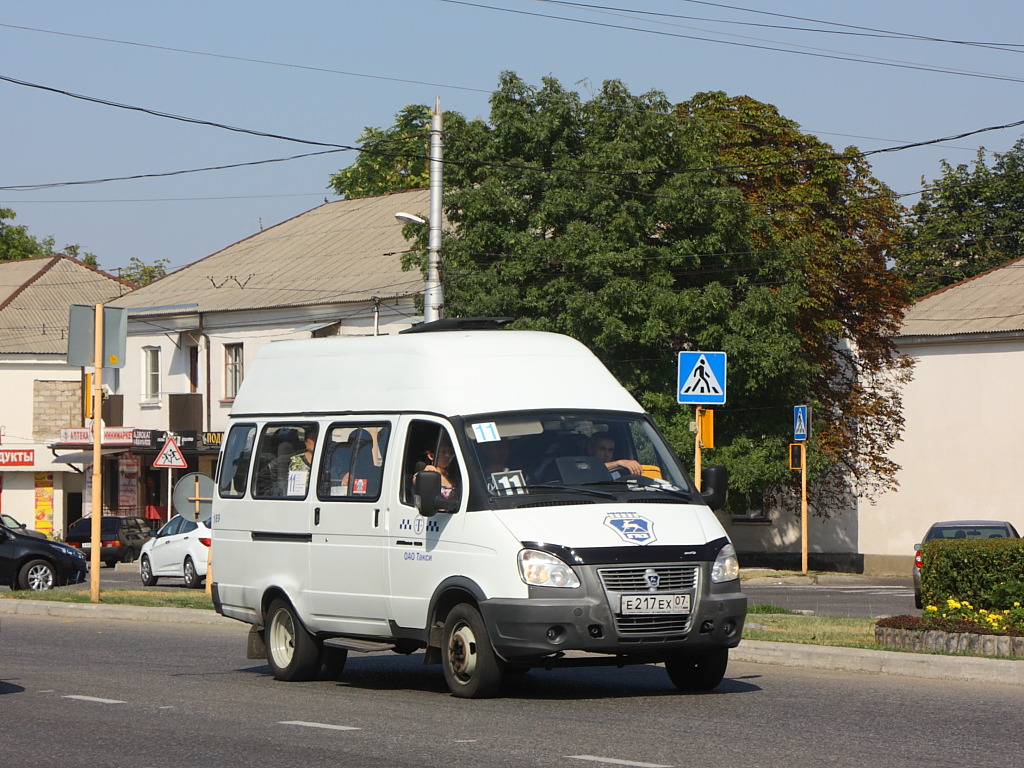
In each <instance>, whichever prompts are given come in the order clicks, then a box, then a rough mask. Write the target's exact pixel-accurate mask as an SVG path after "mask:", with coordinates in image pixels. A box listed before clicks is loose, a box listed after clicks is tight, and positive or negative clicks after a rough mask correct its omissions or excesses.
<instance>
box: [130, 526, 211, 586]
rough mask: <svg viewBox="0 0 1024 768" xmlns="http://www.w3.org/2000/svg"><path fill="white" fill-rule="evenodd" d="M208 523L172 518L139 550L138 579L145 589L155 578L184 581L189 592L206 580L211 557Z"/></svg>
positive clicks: (154, 581)
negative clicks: (140, 552)
mask: <svg viewBox="0 0 1024 768" xmlns="http://www.w3.org/2000/svg"><path fill="white" fill-rule="evenodd" d="M211 536H212V532H211V531H210V521H209V520H200V521H199V522H196V521H194V520H187V519H185V518H184V517H180V516H178V515H175V516H174V517H172V518H171V519H170V520H169V521H167V523H166V524H165V525H164V527H163V528H161V529H160V530H159V531H157V532H156V533H155V534H154V535H153V537H152V538H151V539H150V540H149V541H147V542H146V543H145V544H144V545H143V547H142V555H141V557H139V575H140V576H141V577H142V583H143V584H144V585H145V586H147V587H152V586H153V585H154V584H156V582H157V579H158V578H162V577H165V576H166V577H170V578H177V579H184V580H185V586H186V587H188V588H189V589H198V588H199V586H200V585H201V584H202V583H203V579H204V578H205V577H206V564H207V562H208V560H209V557H210V539H211Z"/></svg>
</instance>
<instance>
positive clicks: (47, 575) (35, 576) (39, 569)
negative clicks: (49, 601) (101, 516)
mask: <svg viewBox="0 0 1024 768" xmlns="http://www.w3.org/2000/svg"><path fill="white" fill-rule="evenodd" d="M56 584H57V571H55V570H54V568H53V566H52V565H50V564H49V563H48V562H46V561H45V560H30V561H29V562H27V563H25V565H23V566H22V568H21V571H20V572H19V573H18V585H19V586H20V587H21V588H22V589H31V590H32V591H33V592H41V591H43V590H46V589H53V587H54V586H55V585H56Z"/></svg>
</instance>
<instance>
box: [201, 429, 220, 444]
mask: <svg viewBox="0 0 1024 768" xmlns="http://www.w3.org/2000/svg"><path fill="white" fill-rule="evenodd" d="M203 442H204V443H205V444H206V445H220V444H221V443H222V442H224V433H223V432H203Z"/></svg>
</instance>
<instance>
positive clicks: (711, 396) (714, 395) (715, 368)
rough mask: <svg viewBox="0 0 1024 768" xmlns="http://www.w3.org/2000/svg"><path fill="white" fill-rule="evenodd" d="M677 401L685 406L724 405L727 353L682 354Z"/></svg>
mask: <svg viewBox="0 0 1024 768" xmlns="http://www.w3.org/2000/svg"><path fill="white" fill-rule="evenodd" d="M676 399H677V400H678V402H680V403H682V404H684V405H724V404H725V352H680V353H679V380H678V381H677V382H676Z"/></svg>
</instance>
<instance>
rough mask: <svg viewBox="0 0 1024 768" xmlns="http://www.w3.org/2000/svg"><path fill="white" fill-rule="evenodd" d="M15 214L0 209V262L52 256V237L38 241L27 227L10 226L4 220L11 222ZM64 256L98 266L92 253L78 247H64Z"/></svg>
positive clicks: (5, 209)
mask: <svg viewBox="0 0 1024 768" xmlns="http://www.w3.org/2000/svg"><path fill="white" fill-rule="evenodd" d="M16 216H17V214H16V213H15V212H14V211H12V210H11V209H10V208H0V261H16V260H18V259H31V258H33V257H35V256H52V255H53V254H54V253H55V252H54V250H53V245H54V240H53V238H52V237H44V238H43V239H42V240H39V239H37V238H35V237H33V236H32V235H30V234H29V232H28V227H25V226H22V225H20V224H10V223H8V222H7V221H5V219H6V220H10V221H13V220H14V218H15V217H16ZM63 252H64V254H65V255H67V256H70V257H72V258H74V259H79V260H80V261H82V262H83V263H84V264H88V265H89V266H90V267H96V266H98V264H97V262H96V256H95V255H94V254H92V253H88V252H83V251H82V248H81V246H79V245H66V246H64V251H63Z"/></svg>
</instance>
